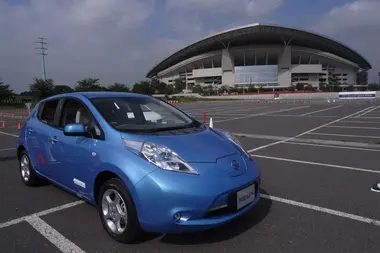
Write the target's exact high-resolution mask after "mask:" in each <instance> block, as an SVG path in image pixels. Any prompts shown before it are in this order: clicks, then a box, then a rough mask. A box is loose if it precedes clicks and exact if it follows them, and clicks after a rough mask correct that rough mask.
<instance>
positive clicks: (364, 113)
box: [353, 105, 380, 118]
mask: <svg viewBox="0 0 380 253" xmlns="http://www.w3.org/2000/svg"><path fill="white" fill-rule="evenodd" d="M379 107H380V105H379V106H376V107H375V108H372V109H370V110H368V111H366V112H363V113H361V114H359V115H357V116H355V117H353V118H359V117H361V116H363V115H366V114H367V113H370V112H372V111H374V110H376V109H377V108H379Z"/></svg>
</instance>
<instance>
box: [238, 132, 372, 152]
mask: <svg viewBox="0 0 380 253" xmlns="http://www.w3.org/2000/svg"><path fill="white" fill-rule="evenodd" d="M233 134H234V135H235V136H237V137H246V138H253V139H264V140H275V141H276V140H277V141H278V140H286V139H288V138H289V137H284V136H272V135H261V134H244V133H233ZM291 142H294V143H311V144H323V145H334V146H344V147H354V148H356V147H360V148H374V149H377V148H380V145H379V144H370V143H364V142H350V141H335V140H323V139H310V138H305V139H304V138H295V139H293V140H291ZM284 143H285V142H284Z"/></svg>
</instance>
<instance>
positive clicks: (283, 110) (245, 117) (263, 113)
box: [214, 105, 310, 123]
mask: <svg viewBox="0 0 380 253" xmlns="http://www.w3.org/2000/svg"><path fill="white" fill-rule="evenodd" d="M307 107H310V105H308V106H299V107H294V108H290V109H282V110H277V111H271V112H262V113H257V114H251V115H247V116H244V117H237V118H231V119H225V120H217V121H214V123H220V122H226V121H232V120H239V119H247V118H251V117H256V116H263V115H266V114H270V113H279V112H288V111H294V110H298V109H302V108H307Z"/></svg>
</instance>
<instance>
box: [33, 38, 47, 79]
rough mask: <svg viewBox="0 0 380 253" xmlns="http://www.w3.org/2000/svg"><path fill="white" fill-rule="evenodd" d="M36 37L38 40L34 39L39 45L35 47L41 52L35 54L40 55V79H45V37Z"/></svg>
mask: <svg viewBox="0 0 380 253" xmlns="http://www.w3.org/2000/svg"><path fill="white" fill-rule="evenodd" d="M37 39H38V41H36V42H35V43H38V44H40V47H36V48H35V49H39V50H41V52H38V53H37V54H39V55H41V56H42V79H43V80H44V81H45V80H46V67H45V55H47V53H45V51H46V50H47V48H46V47H45V45H47V43H46V42H45V40H46V39H45V38H42V37H38V38H37Z"/></svg>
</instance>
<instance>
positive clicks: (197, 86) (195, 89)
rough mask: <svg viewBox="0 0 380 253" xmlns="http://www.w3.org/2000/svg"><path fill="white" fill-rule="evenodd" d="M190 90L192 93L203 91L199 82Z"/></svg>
mask: <svg viewBox="0 0 380 253" xmlns="http://www.w3.org/2000/svg"><path fill="white" fill-rule="evenodd" d="M192 92H193V93H198V94H202V93H203V89H202V87H201V86H200V85H199V84H196V85H194V87H193V90H192Z"/></svg>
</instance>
